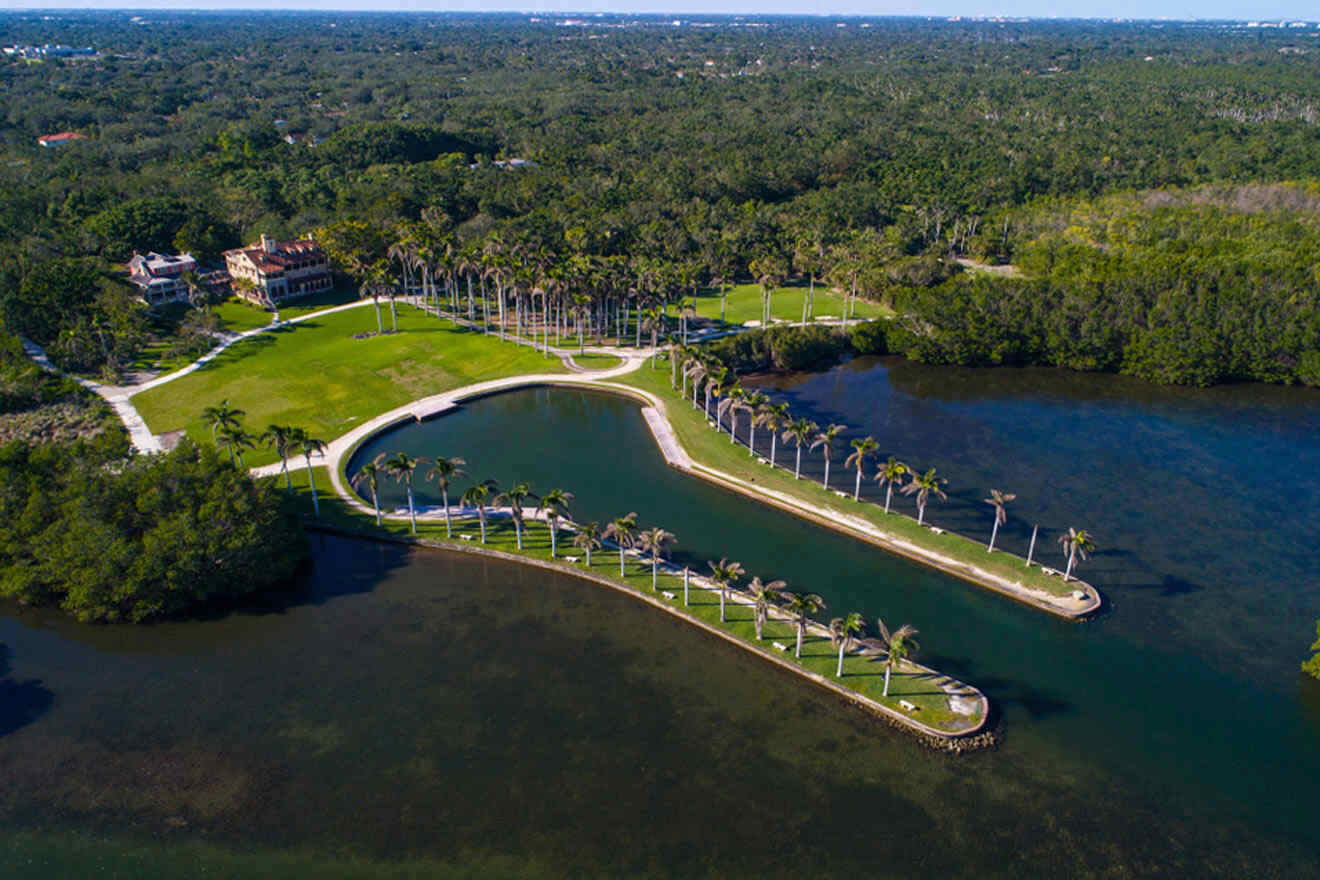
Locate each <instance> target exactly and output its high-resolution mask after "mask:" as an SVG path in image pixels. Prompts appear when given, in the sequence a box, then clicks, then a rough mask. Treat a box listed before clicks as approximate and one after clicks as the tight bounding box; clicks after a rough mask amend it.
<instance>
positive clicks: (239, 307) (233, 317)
mask: <svg viewBox="0 0 1320 880" xmlns="http://www.w3.org/2000/svg"><path fill="white" fill-rule="evenodd" d="M214 309H215V313H216V316H217V317H219V318H220V329H221V330H225V331H228V332H229V333H242V332H243V331H245V330H255V329H256V328H258V327H265V326H266V325H267V324H269V323H270V322H271V318H272V317H273V316H272V315H271V313H270V312H268V311H266V310H265V309H262V308H258V307H257V306H254V305H252V304H251V303H248V302H244V301H243V300H241V299H239V298H238V297H230V298H229V299H227V300H225V301H224V302H222V303H221V304H220V305H218V306H215V307H214Z"/></svg>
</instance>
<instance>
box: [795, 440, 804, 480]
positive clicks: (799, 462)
mask: <svg viewBox="0 0 1320 880" xmlns="http://www.w3.org/2000/svg"><path fill="white" fill-rule="evenodd" d="M793 479H795V480H800V479H802V444H801V443H799V444H798V448H797V464H796V465H794V467H793Z"/></svg>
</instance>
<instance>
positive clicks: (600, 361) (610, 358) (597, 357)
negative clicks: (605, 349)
mask: <svg viewBox="0 0 1320 880" xmlns="http://www.w3.org/2000/svg"><path fill="white" fill-rule="evenodd" d="M573 362H574V363H576V364H577V365H578V366H579V367H586V368H587V369H588V370H609V369H613V368H614V367H617V366H619V365H620V364H622V363H623V358H621V357H616V356H614V355H612V354H593V353H592V352H587V353H586V354H577V353H576V352H575V353H574V354H573Z"/></svg>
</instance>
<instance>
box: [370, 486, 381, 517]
mask: <svg viewBox="0 0 1320 880" xmlns="http://www.w3.org/2000/svg"><path fill="white" fill-rule="evenodd" d="M371 506H372V507H374V508H375V509H376V525H378V526H379V525H380V499H379V498H377V497H376V489H375V487H372V490H371Z"/></svg>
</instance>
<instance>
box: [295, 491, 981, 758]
mask: <svg viewBox="0 0 1320 880" xmlns="http://www.w3.org/2000/svg"><path fill="white" fill-rule="evenodd" d="M313 471H314V474H315V479H316V484H317V486H318V488H319V489H320V490H321V494H320V504H321V514H320V518H319V520H317V522H318V523H319V524H321V525H325V526H329V527H331V528H336V529H342V530H344V531H348V532H353V533H358V534H363V535H368V536H371V535H377V536H381V537H388V538H394V539H411V538H412V537H413V536H412V534H411V531H410V526H409V522H408V519H407V516H406V513H407V512H406V510H405V511H384V513H385V514H386V516H390V515H402V518H401V519H386V520H384V522H383V524H382V525H381V526H377V525H376V523H375V520H374V518H373V517H372V515H371V514H369V513H363V512H361V511H359V510H357V509H356V508H354V507H353V506H351V505H350V504H348V503H347V502H346V501H344V500H343V499H341V498H339V497H338V496H336V495H334V494H332V492H331V491H330V490H329V489H328V487H329V485H330V480H329V474H328V472H327V470H326V468H324V467H318V468H314V469H313ZM278 480H279V484H280V485H281V486H282V485H284V478H283V477H279V478H278ZM293 483H294V487H295V490H296V491H297V493H298V495H299V496H300V501H299V503H300V505H302V507H303V508H304V509H305V510H306V511H307V512H308V513H310V512H311V498H310V492H309V491H308V489H307V472H306V471H305V470H300V471H298V472H297V473H295V474H294V475H293ZM453 531H454V538H453V539H449V538H446V537H445V524H444V521H443V520H431V519H425V520H421V521H419V522H418V525H417V535H416V538H417V539H419V540H421V541H423V542H425V543H427V544H431V545H435V546H438V547H442V548H445V547H452V548H454V549H457V550H466V551H470V550H474V549H478V548H480V549H486V550H494V551H498V552H501V553H506V554H511V555H514V556H517V557H521V558H525V559H529V560H536V561H539V562H547V563H552V564H554V565H556V566H557V567H558V568H561V569H562V570H563V571H565V572H567V573H585V574H588V575H590V576H594V577H597V578H604V579H606V580H608V581H610V582H611V583H613V584H616V585H619V586H622V587H625V588H626V589H627V590H629V591H630V592H633V593H636V594H638V595H641V596H645V597H647V598H650V599H653V600H658V601H660V602H663V603H664V604H666V605H667V606H668V607H670V608H673V609H674V610H676V611H678V612H680V613H681V614H682V615H684V616H686V617H688V618H690V619H692V620H694V621H698V622H700V623H703V624H705V625H707V626H709V627H711V628H713V629H716V630H718V631H720V632H722V633H725V634H728V635H731V636H733V637H735V638H736V639H737V640H738V641H739V642H741V643H743V644H744V645H746V646H748V647H750V648H753V649H755V650H756V651H758V652H760V653H761V654H763V655H765V656H766V657H768V658H771V659H774V660H779V661H783V662H785V663H787V664H789V665H791V666H794V667H797V668H799V669H801V670H803V671H805V672H808V673H814V674H815V675H818V676H820V677H822V678H824V679H827V680H829V681H831V682H834V683H835V684H838V685H842V686H843V687H845V688H847V689H849V690H852V691H854V692H856V693H857V694H860V695H861V696H863V697H866V698H868V699H870V700H874V701H875V702H877V703H879V704H881V705H883V706H885V707H887V708H889V709H891V710H893V711H894V712H895V713H897V714H898V715H899V716H901V717H903V718H910V719H914V720H916V721H919V722H920V723H922V724H925V725H927V726H929V727H931V728H934V729H936V730H938V731H943V732H945V733H946V734H948V735H958V734H960V733H971V732H973V731H975V730H976V729H978V728H979V727H980V726H981V724H982V722H983V721H984V706H985V704H984V703H983V702H977V706H978V709H977V712H976V714H974V715H970V716H969V715H960V714H957V713H954V712H953V711H951V710H950V708H949V704H948V695H947V693H946V692H945V691H943V690H941V688H940V685H941V684H945V683H947V680H946V678H945V676H942V675H940V674H938V673H933V672H931V671H930V670H927V669H924V668H922V667H919V666H916V665H914V664H905V665H903V666H902V667H896V668H895V670H894V672H893V675H892V677H891V680H890V686H889V696H887V697H886V696H884V693H883V691H884V663H883V661H882V660H880V659H877V658H875V657H863V656H861V655H858V654H855V653H850V654H847V655H845V657H844V663H843V677H842V678H836V677H835V672H836V666H837V663H838V650H837V649H836V648H835V647H834V646H833V645H832V644H831V641H830V639H829V638H827V637H825V636H822V635H819V634H815V633H811V632H810V631H809V632H808V633H807V634H806V636H805V638H804V640H803V647H802V657H801V659H800V660H799V659H796V658H795V657H794V656H793V647H794V643H795V640H796V628H795V627H794V626H793V624H792V623H791V622H789V621H786V620H778V619H774V618H772V619H770V620H768V621H767V622H766V625H765V631H764V636H765V637H764V640H762V641H757V640H756V635H755V624H754V621H753V611H752V608H751V606H748V605H743V604H740V603H737V602H733V601H728V602H727V603H726V606H725V608H726V614H725V617H726V619H725V620H724V621H723V622H721V621H720V614H719V605H720V603H719V593H718V592H716V591H714V590H710V589H706V588H702V587H699V586H698V585H697V584H696V582H695V581H693V582H692V583H691V584H690V587H689V592H688V596H689V604H688V605H687V606H684V605H683V577H682V574H681V573H673V572H667V571H665V570H664V568H663V567H661V569H660V572H659V576H658V578H657V586H656V589H654V590H653V589H652V586H651V581H652V572H651V563H650V561H649V560H642V559H639V558H637V557H634V556H630V555H626V556H625V560H624V574H623V576H622V577H620V574H619V554H618V551H617V550H615V549H613V548H605V549H603V550H597V551H594V552H593V553H592V556H591V565H590V567H588V566H587V564H586V554H585V553H583V552H582V551H580V550H578V549H576V548H574V547H573V545H572V540H573V533H572V532H570V531H569V530H568V529H566V528H562V527H561V529H560V533H559V558H558V559H557V560H552V559H551V556H550V530H549V527H548V526H547V525H546V524H545V523H544V522H541V521H536V522H532V521H529V522H528V523H527V524H526V525H525V527H524V529H523V547H522V549H521V550H519V549H518V546H517V535H516V531H515V528H514V525H513V521H512V520H511V519H509V518H507V517H499V518H496V517H491V518H490V519H489V521H488V523H487V526H486V533H487V542H486V544H485V545H484V546H483V545H482V544H481V543H480V536H481V529H480V524H479V522H478V521H477V519H476V518H475V517H471V518H466V519H457V518H456V519H455V520H454V530H453ZM461 535H469V536H470V540H464V539H463V538H462V537H460V536H461ZM567 556H574V557H578V561H577V562H569V561H568V560H567V559H566V558H565V557H567ZM696 574H700V573H699V572H698V573H696ZM752 574H754V573H749V575H748V577H749V578H750V576H751V575H752ZM666 592H668V593H671V594H673V595H674V599H672V600H671V599H668V598H667V597H665V595H664V593H666ZM775 642H779V643H780V644H782V645H784V646H786V648H787V650H782V651H781V650H778V649H777V648H775V647H774V643H775ZM972 695H973V696H975V694H972ZM901 701H907V702H909V703H911V704H913V705H915V706H917V707H918V709H917V710H916V711H910V710H908V709H906V708H904V707H903V706H902V705H901Z"/></svg>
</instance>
